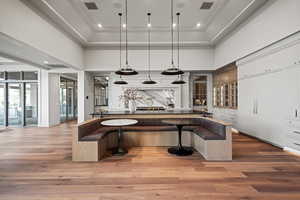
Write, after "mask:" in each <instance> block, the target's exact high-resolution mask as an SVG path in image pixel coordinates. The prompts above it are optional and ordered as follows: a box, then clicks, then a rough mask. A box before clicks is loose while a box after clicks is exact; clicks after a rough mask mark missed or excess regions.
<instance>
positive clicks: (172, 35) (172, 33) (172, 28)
mask: <svg viewBox="0 0 300 200" xmlns="http://www.w3.org/2000/svg"><path fill="white" fill-rule="evenodd" d="M173 31H174V27H173V0H171V38H172V61H171V63H172V66H173V65H174V56H173V49H174V44H173V40H174V32H173Z"/></svg>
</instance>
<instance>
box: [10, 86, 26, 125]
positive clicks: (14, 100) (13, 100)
mask: <svg viewBox="0 0 300 200" xmlns="http://www.w3.org/2000/svg"><path fill="white" fill-rule="evenodd" d="M22 97H23V95H22V84H21V83H9V84H8V125H12V126H22V124H23V119H22V117H23V109H22V102H23V101H22Z"/></svg>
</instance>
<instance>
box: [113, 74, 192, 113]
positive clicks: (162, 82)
mask: <svg viewBox="0 0 300 200" xmlns="http://www.w3.org/2000/svg"><path fill="white" fill-rule="evenodd" d="M109 77H110V78H109V98H108V101H109V102H108V104H109V109H113V110H124V109H125V108H124V104H123V103H122V102H120V99H119V97H120V95H122V94H123V90H124V89H126V88H148V87H151V88H160V89H161V88H172V89H174V90H176V91H177V92H178V93H177V94H178V97H177V102H175V104H177V107H176V108H185V109H187V108H190V91H189V73H185V75H184V77H183V80H185V81H186V84H184V85H173V84H171V82H172V81H174V80H175V79H177V76H164V75H161V74H160V73H158V72H153V73H152V80H155V81H157V83H158V84H155V85H144V84H142V82H143V81H144V80H145V77H146V74H145V73H140V74H139V75H135V76H126V77H123V79H124V80H126V81H127V82H128V84H127V85H115V84H113V82H114V81H116V80H119V77H118V76H116V75H115V74H114V73H111V75H110V76H109ZM175 95H176V94H175Z"/></svg>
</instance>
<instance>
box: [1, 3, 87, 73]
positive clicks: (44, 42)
mask: <svg viewBox="0 0 300 200" xmlns="http://www.w3.org/2000/svg"><path fill="white" fill-rule="evenodd" d="M0 32H1V33H3V34H6V35H9V36H10V37H12V38H13V39H16V40H18V41H21V42H24V43H26V44H28V45H30V46H32V47H34V48H36V49H38V50H40V51H42V52H44V53H46V54H48V55H50V56H53V57H55V58H57V59H59V60H61V61H64V62H66V63H68V64H70V65H72V66H74V67H77V68H82V67H83V62H82V60H83V51H82V48H81V46H80V45H79V44H77V43H75V42H74V41H72V40H71V39H69V38H68V37H67V36H66V35H65V34H63V33H62V32H61V31H59V30H58V29H56V28H55V27H54V26H53V25H52V24H50V23H49V22H47V21H46V20H44V19H43V18H42V17H40V16H39V15H37V14H36V13H35V12H33V11H32V10H31V9H30V8H28V7H27V6H26V5H25V4H24V3H22V2H21V1H20V0H1V6H0Z"/></svg>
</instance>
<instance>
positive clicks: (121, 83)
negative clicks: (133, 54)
mask: <svg viewBox="0 0 300 200" xmlns="http://www.w3.org/2000/svg"><path fill="white" fill-rule="evenodd" d="M118 15H119V16H120V70H118V71H117V72H122V68H121V66H122V13H119V14H118ZM117 72H116V74H118V75H120V80H117V81H115V82H114V84H116V85H126V84H128V83H127V82H126V81H124V80H123V79H122V74H121V73H117Z"/></svg>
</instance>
